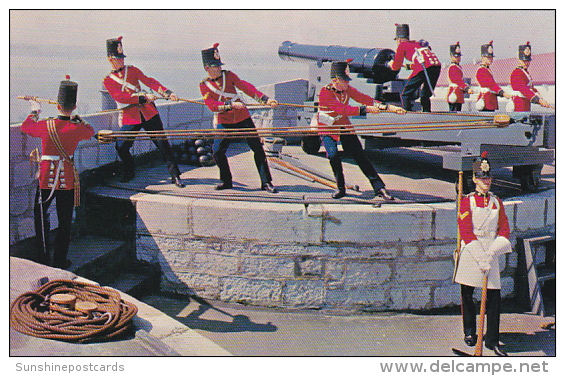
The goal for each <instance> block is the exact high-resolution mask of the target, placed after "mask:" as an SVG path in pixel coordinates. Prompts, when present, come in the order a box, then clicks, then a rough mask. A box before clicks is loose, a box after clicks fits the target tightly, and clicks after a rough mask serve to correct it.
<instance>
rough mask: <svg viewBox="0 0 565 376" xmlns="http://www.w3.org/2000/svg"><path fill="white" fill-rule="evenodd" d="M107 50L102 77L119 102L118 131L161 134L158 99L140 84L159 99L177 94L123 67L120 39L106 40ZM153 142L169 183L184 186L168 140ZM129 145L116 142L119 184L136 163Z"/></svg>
mask: <svg viewBox="0 0 565 376" xmlns="http://www.w3.org/2000/svg"><path fill="white" fill-rule="evenodd" d="M106 50H107V53H108V61H109V62H110V64H111V65H112V71H111V72H110V74H108V75H107V76H106V77H105V78H104V87H105V88H106V90H108V93H110V95H111V96H112V98H114V100H115V101H116V102H117V103H118V106H119V107H121V108H122V112H121V113H120V119H119V123H120V127H121V130H122V131H139V130H140V129H141V128H143V129H145V130H146V131H162V130H163V122H162V121H161V117H160V116H159V111H157V107H155V104H154V103H153V102H154V101H155V100H156V99H158V98H159V97H158V96H156V95H155V94H148V93H145V92H143V91H141V85H140V82H141V83H143V84H144V85H146V86H148V87H149V88H151V90H155V91H156V92H158V93H159V94H160V95H161V96H163V97H165V98H168V99H171V100H174V101H176V100H178V98H177V96H176V94H175V93H173V92H171V90H169V89H167V88H166V87H165V86H163V85H161V83H159V81H157V80H155V79H154V78H151V77H147V76H146V75H145V74H143V72H142V71H141V70H140V69H138V68H136V67H134V66H133V65H125V64H124V58H125V57H126V55H124V52H123V47H122V37H119V38H114V39H107V40H106ZM152 141H153V143H154V144H155V146H157V148H158V149H159V150H160V151H161V154H162V155H163V159H164V160H165V163H166V164H167V169H168V170H169V174H170V175H171V181H172V183H173V184H174V185H176V186H177V187H179V188H182V187H184V184H183V183H182V182H181V180H180V170H179V167H178V165H177V162H176V161H175V158H174V156H173V152H172V150H171V146H170V145H169V141H167V140H166V139H154V140H152ZM132 146H133V140H120V141H118V142H116V150H117V151H118V155H119V157H120V159H121V160H122V162H123V169H124V171H123V176H122V182H128V181H130V180H131V179H133V178H134V177H135V164H134V160H133V157H132V155H131V153H130V149H131V147H132Z"/></svg>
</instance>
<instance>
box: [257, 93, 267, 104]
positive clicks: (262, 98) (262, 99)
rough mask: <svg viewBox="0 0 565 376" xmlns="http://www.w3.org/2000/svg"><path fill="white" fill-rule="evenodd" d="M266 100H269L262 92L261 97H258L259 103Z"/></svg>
mask: <svg viewBox="0 0 565 376" xmlns="http://www.w3.org/2000/svg"><path fill="white" fill-rule="evenodd" d="M268 100H269V97H268V96H266V95H264V94H263V96H262V97H261V98H259V101H260V102H261V103H267V101H268Z"/></svg>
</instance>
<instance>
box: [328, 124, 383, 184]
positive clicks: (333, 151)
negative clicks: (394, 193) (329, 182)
mask: <svg viewBox="0 0 565 376" xmlns="http://www.w3.org/2000/svg"><path fill="white" fill-rule="evenodd" d="M339 140H340V141H341V146H343V151H344V152H346V153H347V154H349V155H351V156H352V157H353V159H355V162H357V165H358V166H359V168H360V169H361V171H362V172H363V174H365V176H366V177H367V179H369V181H370V182H371V185H372V186H373V189H374V191H375V193H377V192H378V191H379V189H381V188H384V186H385V183H384V182H383V181H382V179H381V177H380V176H379V174H378V173H377V171H376V170H375V167H374V166H373V164H372V163H371V161H370V160H369V158H367V156H366V155H365V153H364V152H363V147H362V146H361V142H360V141H359V138H358V137H357V136H356V135H354V134H344V135H341V136H339ZM322 143H323V144H324V147H325V148H326V153H327V155H328V159H329V160H330V166H332V171H333V173H334V176H335V180H336V183H337V186H338V188H340V189H344V188H345V177H344V176H343V166H342V164H341V157H340V156H339V153H338V151H337V141H336V140H334V139H333V138H331V137H330V136H322Z"/></svg>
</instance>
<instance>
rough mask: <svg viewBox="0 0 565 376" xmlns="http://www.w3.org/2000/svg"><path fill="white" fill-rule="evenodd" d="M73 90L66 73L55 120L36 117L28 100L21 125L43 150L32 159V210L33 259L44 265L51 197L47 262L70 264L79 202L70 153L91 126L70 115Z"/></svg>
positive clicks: (36, 105)
mask: <svg viewBox="0 0 565 376" xmlns="http://www.w3.org/2000/svg"><path fill="white" fill-rule="evenodd" d="M77 90H78V85H77V84H76V83H75V82H72V81H69V80H68V76H67V80H65V81H62V82H61V84H60V86H59V95H58V98H57V103H58V105H57V109H58V110H59V116H58V117H57V118H56V119H54V118H48V119H45V120H38V119H39V113H40V112H41V106H40V105H39V103H37V102H35V101H33V100H31V108H32V111H31V114H30V115H29V116H28V117H27V118H26V120H25V121H24V122H23V124H22V127H21V129H22V132H23V133H25V134H27V135H29V136H32V137H39V138H41V148H42V151H43V155H42V156H41V158H40V159H38V160H36V161H38V162H40V168H39V186H38V189H37V193H36V195H35V205H34V210H33V211H34V219H35V221H34V222H35V238H36V247H37V261H38V262H40V263H42V264H45V265H49V264H50V254H51V251H50V248H51V247H50V243H49V231H50V223H49V215H48V213H47V210H48V209H49V206H50V205H51V203H52V202H53V199H55V200H56V201H57V219H58V222H59V228H58V230H57V237H56V238H55V252H54V255H53V263H52V264H51V265H53V266H54V267H57V268H63V269H66V268H67V267H69V265H70V261H68V260H67V253H68V251H69V244H70V241H71V223H72V220H73V210H74V207H75V206H78V204H79V203H80V197H79V196H78V194H79V188H80V184H79V180H78V178H79V177H78V172H77V170H76V169H75V166H74V160H73V154H74V152H75V149H76V147H77V145H78V143H79V141H81V140H88V139H89V138H90V137H92V136H93V135H94V130H93V129H92V127H91V126H90V125H89V124H87V123H86V122H85V121H84V120H82V119H81V118H80V117H79V116H78V115H75V116H74V117H72V118H71V115H72V112H73V110H74V109H75V107H76V98H77ZM33 154H34V153H32V155H33ZM35 156H37V155H35ZM37 157H38V156H37Z"/></svg>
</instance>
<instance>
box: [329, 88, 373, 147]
mask: <svg viewBox="0 0 565 376" xmlns="http://www.w3.org/2000/svg"><path fill="white" fill-rule="evenodd" d="M349 98H352V99H353V100H354V101H356V102H358V103H361V104H364V105H366V106H372V105H373V104H375V103H380V102H378V101H375V100H374V99H373V98H371V97H370V96H368V95H366V94H363V93H361V92H360V91H358V90H357V89H355V88H354V87H352V86H349V87H348V88H347V90H345V91H342V92H338V91H337V90H334V89H333V87H332V86H331V85H327V86H325V87H323V88H322V89H321V90H320V95H319V105H320V107H321V110H320V111H322V112H324V113H326V114H327V115H329V116H331V117H332V118H335V119H336V120H335V121H334V122H333V124H326V123H325V122H324V121H323V118H322V119H320V113H319V112H318V131H319V134H321V135H324V134H328V133H329V130H331V129H332V128H334V129H335V128H352V127H336V126H339V125H348V124H351V122H350V121H349V116H359V115H362V113H361V112H362V110H361V106H350V105H349ZM330 137H332V138H333V139H335V140H339V135H330Z"/></svg>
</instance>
